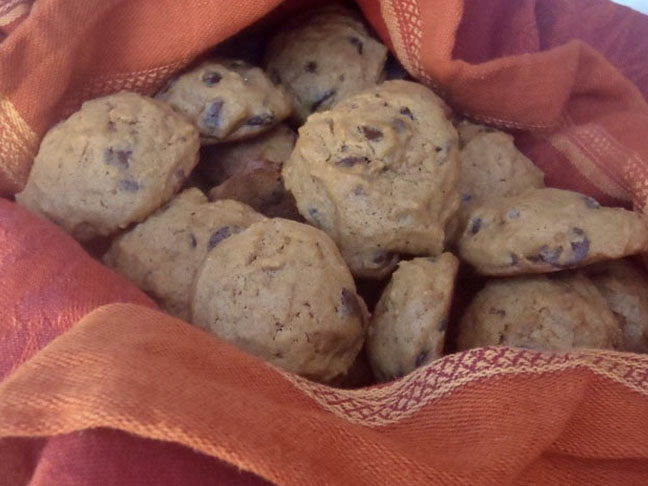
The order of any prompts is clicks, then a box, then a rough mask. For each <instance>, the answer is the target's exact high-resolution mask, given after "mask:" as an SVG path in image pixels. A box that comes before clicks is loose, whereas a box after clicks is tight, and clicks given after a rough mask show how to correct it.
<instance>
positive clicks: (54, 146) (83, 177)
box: [16, 91, 199, 240]
mask: <svg viewBox="0 0 648 486" xmlns="http://www.w3.org/2000/svg"><path fill="white" fill-rule="evenodd" d="M198 149H199V141H198V131H197V130H196V128H195V127H194V126H193V125H192V124H191V123H189V122H188V121H187V120H185V119H184V117H182V116H180V115H178V114H177V113H175V112H174V111H173V110H171V109H170V108H169V107H168V106H167V105H165V104H164V103H160V102H159V101H156V100H153V99H151V98H147V97H145V96H141V95H138V94H136V93H130V92H127V91H122V92H120V93H117V94H113V95H110V96H105V97H103V98H97V99H94V100H91V101H87V102H85V103H84V104H83V106H82V107H81V109H80V110H79V111H77V112H76V113H74V114H72V115H71V116H70V117H69V118H68V119H67V120H64V121H62V122H61V123H59V124H58V125H56V126H54V127H53V128H52V129H51V130H50V131H49V132H47V134H46V135H45V137H44V138H43V141H42V142H41V146H40V149H39V150H38V154H37V155H36V158H35V159H34V165H33V167H32V170H31V173H30V175H29V179H28V181H27V185H26V186H25V188H24V189H23V191H22V192H21V193H19V194H17V195H16V200H17V201H18V202H19V203H20V204H22V205H23V206H26V207H27V208H29V209H30V210H32V211H34V212H37V213H40V214H42V215H44V216H46V217H47V218H49V219H51V220H52V221H54V222H55V223H57V224H58V225H60V226H62V227H63V228H64V229H65V230H66V231H68V232H69V233H71V234H72V236H74V237H75V238H77V239H79V240H88V239H91V238H94V237H98V236H108V235H111V234H113V233H116V232H117V231H119V230H120V229H123V228H126V227H127V226H128V225H129V224H131V223H133V222H138V221H142V220H143V219H144V218H146V217H147V216H148V215H149V214H151V213H152V212H153V211H155V210H156V209H157V208H158V207H160V206H161V205H162V204H163V203H164V202H166V201H168V200H169V199H170V198H171V197H173V195H174V193H175V192H177V191H178V190H179V189H180V187H181V186H182V184H183V183H184V181H185V179H186V178H187V176H188V175H189V173H190V172H191V171H192V170H193V168H194V167H195V165H196V164H197V162H198Z"/></svg>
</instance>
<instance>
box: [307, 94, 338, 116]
mask: <svg viewBox="0 0 648 486" xmlns="http://www.w3.org/2000/svg"><path fill="white" fill-rule="evenodd" d="M334 95H335V90H334V89H332V90H329V91H325V92H324V93H320V95H319V96H317V98H315V101H314V102H313V104H312V105H311V111H317V110H318V109H319V107H320V106H322V104H323V103H324V102H325V101H327V100H328V99H330V98H332V97H333V96H334Z"/></svg>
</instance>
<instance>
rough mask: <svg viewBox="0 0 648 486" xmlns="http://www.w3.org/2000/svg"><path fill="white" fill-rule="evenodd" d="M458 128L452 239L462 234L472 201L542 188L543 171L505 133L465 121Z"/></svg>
mask: <svg viewBox="0 0 648 486" xmlns="http://www.w3.org/2000/svg"><path fill="white" fill-rule="evenodd" d="M457 131H458V132H459V146H460V147H461V150H460V152H459V158H460V159H461V177H460V178H459V185H458V190H459V194H460V196H461V206H460V209H459V212H458V213H457V215H456V217H455V218H454V219H453V220H452V221H451V225H450V226H449V228H448V240H449V241H451V242H456V241H457V240H458V239H459V237H460V236H461V230H462V229H463V228H464V227H465V224H466V220H467V216H468V212H469V210H470V208H471V207H473V206H474V205H475V203H478V202H479V201H483V200H485V199H489V198H493V197H500V196H514V195H516V194H521V193H523V192H525V191H527V190H529V189H533V188H539V187H544V173H543V172H542V171H541V170H540V169H539V168H538V167H536V166H535V165H534V164H533V162H531V161H530V160H529V159H527V158H526V157H525V156H524V155H523V154H522V152H520V151H519V150H518V149H517V148H516V147H515V144H514V143H513V137H512V136H511V135H509V134H508V133H504V132H501V131H499V130H496V129H494V128H491V127H486V126H483V125H475V124H473V123H470V122H468V121H462V122H461V123H459V125H458V126H457Z"/></svg>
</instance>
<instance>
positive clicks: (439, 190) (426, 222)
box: [283, 81, 459, 277]
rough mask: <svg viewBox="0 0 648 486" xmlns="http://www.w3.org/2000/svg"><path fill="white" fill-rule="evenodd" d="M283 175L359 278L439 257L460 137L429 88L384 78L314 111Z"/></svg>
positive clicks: (454, 201)
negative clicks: (403, 260)
mask: <svg viewBox="0 0 648 486" xmlns="http://www.w3.org/2000/svg"><path fill="white" fill-rule="evenodd" d="M283 176H284V181H285V184H286V187H287V188H288V189H289V190H290V191H291V192H292V193H293V195H294V197H295V200H296V201H297V207H298V209H299V212H300V213H301V214H302V216H304V218H306V220H308V221H309V222H310V223H311V224H314V225H315V226H317V227H319V228H321V229H323V230H324V231H326V232H327V233H328V234H329V235H330V236H331V237H332V238H333V240H335V242H336V243H337V244H338V245H339V247H340V249H341V251H342V255H343V256H344V258H345V260H346V262H347V263H348V264H349V266H350V268H351V271H352V272H353V273H354V274H355V275H357V276H365V277H377V276H383V275H385V274H388V273H389V272H390V271H391V270H392V269H393V267H394V265H395V263H396V258H395V255H397V254H398V253H405V254H412V255H438V254H440V253H441V252H442V251H443V243H444V227H445V225H446V223H447V221H448V220H449V218H450V217H451V216H452V215H453V214H454V213H455V211H456V210H457V208H458V206H459V195H458V193H457V189H456V186H457V181H458V179H459V150H458V139H457V132H456V130H455V129H454V127H453V126H452V124H451V123H450V121H449V120H448V119H447V117H446V107H445V105H444V104H443V102H442V101H441V100H440V99H439V98H438V97H437V96H436V95H435V94H434V93H433V92H432V91H430V90H429V89H427V88H426V87H424V86H422V85H420V84H417V83H412V82H409V81H387V82H385V83H383V84H381V85H379V86H377V87H375V88H372V89H370V90H367V91H365V92H363V93H360V94H358V95H355V96H352V97H351V98H347V99H346V100H344V101H341V102H340V103H338V104H337V105H336V106H335V107H334V108H333V109H332V110H330V111H325V112H321V113H316V114H313V115H311V116H310V117H309V119H308V121H307V122H306V123H305V124H304V125H303V126H302V127H301V128H300V130H299V138H298V140H297V144H296V145H295V149H294V150H293V153H292V155H291V157H290V159H289V160H288V162H286V163H285V165H284V169H283Z"/></svg>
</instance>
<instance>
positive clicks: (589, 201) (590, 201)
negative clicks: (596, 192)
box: [583, 196, 601, 209]
mask: <svg viewBox="0 0 648 486" xmlns="http://www.w3.org/2000/svg"><path fill="white" fill-rule="evenodd" d="M583 200H584V201H585V206H587V207H588V208H589V209H599V208H600V207H601V205H600V204H599V202H598V201H597V200H596V199H594V198H593V197H590V196H583Z"/></svg>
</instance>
